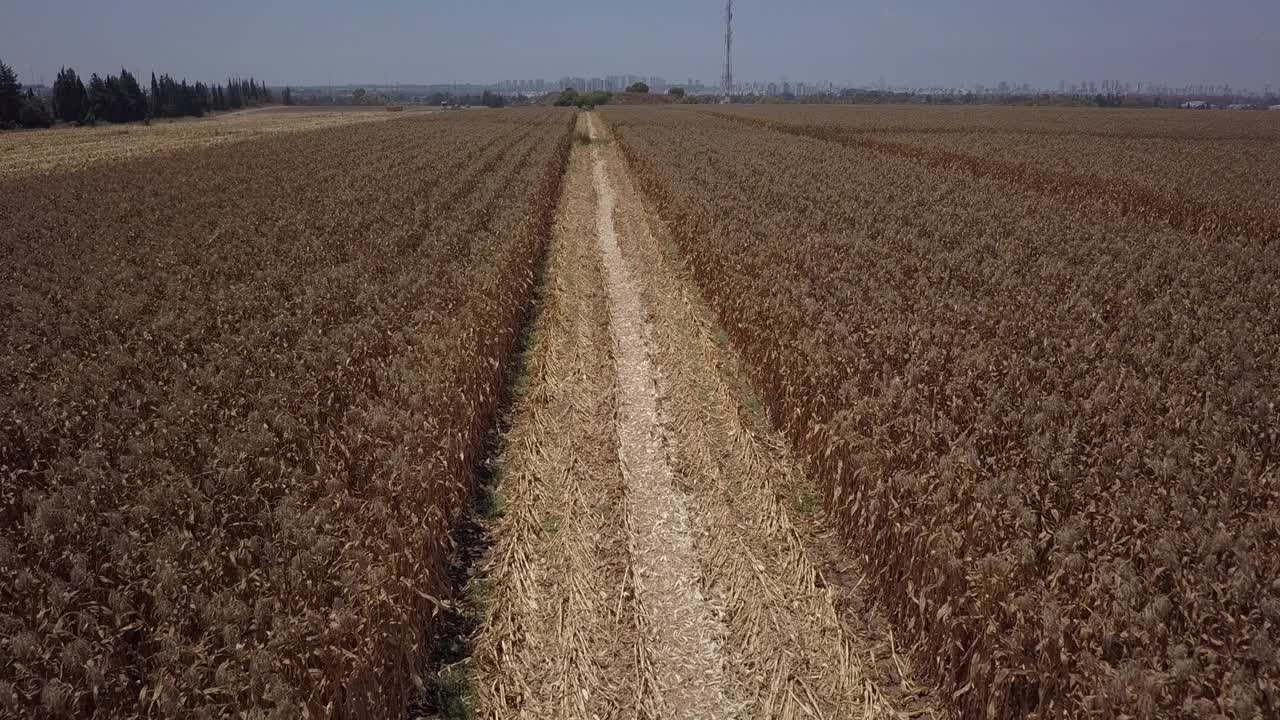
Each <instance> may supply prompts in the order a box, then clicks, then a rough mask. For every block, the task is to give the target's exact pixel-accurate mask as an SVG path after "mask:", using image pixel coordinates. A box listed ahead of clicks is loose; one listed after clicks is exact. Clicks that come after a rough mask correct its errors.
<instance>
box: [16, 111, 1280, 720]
mask: <svg viewBox="0 0 1280 720" xmlns="http://www.w3.org/2000/svg"><path fill="white" fill-rule="evenodd" d="M1278 115H1280V114H1277V113H1243V112H1242V113H1226V112H1222V113H1217V112H1196V113H1192V112H1186V113H1180V112H1176V111H1161V110H1115V111H1110V110H1100V109H1083V108H1055V109H1049V108H1018V107H966V108H958V107H957V108H933V107H929V108H925V107H907V106H903V107H894V106H886V107H880V106H877V107H866V106H799V105H789V106H753V105H682V104H666V105H654V106H634V107H632V106H627V107H623V106H619V107H604V108H601V109H600V110H597V111H592V112H579V111H576V110H572V109H568V108H552V107H536V108H509V109H502V110H477V111H472V112H465V113H463V112H459V113H444V112H440V113H427V112H394V113H388V112H369V113H358V112H348V113H336V112H334V113H329V112H315V111H291V112H247V113H238V114H228V115H222V116H217V117H213V118H209V119H205V120H200V121H184V122H174V123H156V124H153V125H151V126H141V125H129V126H111V127H105V126H104V127H98V128H76V129H67V128H63V129H57V130H50V131H32V132H14V133H5V134H0V338H2V339H0V718H5V719H6V720H7V718H28V717H33V718H50V719H54V718H190V717H196V718H219V717H243V718H302V717H310V718H388V717H411V718H423V719H426V718H431V719H433V720H434V719H435V718H449V719H454V718H487V719H489V720H515V719H516V718H535V717H536V718H565V719H567V720H578V719H581V720H587V719H588V718H605V717H608V718H619V719H627V720H632V719H635V720H639V719H641V718H650V719H653V720H658V719H662V720H667V719H668V718H673V719H683V718H710V719H712V720H730V719H733V720H757V719H760V720H763V719H765V718H783V719H786V720H791V719H796V720H799V719H800V718H826V719H829V720H843V719H844V718H884V719H886V720H887V719H890V718H892V719H894V720H898V719H900V718H923V717H932V718H943V717H947V718H965V719H968V718H974V719H976V718H992V719H1004V718H1009V719H1013V718H1039V719H1041V720H1049V719H1056V718H1108V719H1116V720H1119V719H1121V718H1186V719H1188V720H1190V719H1191V718H1217V717H1221V718H1232V719H1235V718H1240V719H1248V720H1254V719H1263V718H1273V717H1277V716H1280V551H1278V549H1280V381H1278V380H1277V379H1278V378H1280V256H1278V255H1277V253H1276V249H1277V242H1280V202H1277V199H1278V198H1280V117H1277V116H1278Z"/></svg>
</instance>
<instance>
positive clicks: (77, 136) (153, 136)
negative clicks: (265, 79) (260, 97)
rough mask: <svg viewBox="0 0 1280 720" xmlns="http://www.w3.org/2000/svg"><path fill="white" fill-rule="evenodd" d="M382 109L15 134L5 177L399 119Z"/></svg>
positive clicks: (277, 112) (2, 166) (2, 140)
mask: <svg viewBox="0 0 1280 720" xmlns="http://www.w3.org/2000/svg"><path fill="white" fill-rule="evenodd" d="M377 110H378V111H377V112H373V111H364V112H360V111H356V112H351V111H346V112H343V111H335V110H317V109H312V108H303V107H292V108H270V109H265V108H264V109H257V110H246V111H241V112H233V113H225V114H222V115H216V116H212V117H206V118H201V119H198V120H197V119H190V118H188V119H183V120H167V121H156V122H154V123H152V124H151V125H147V126H141V125H125V126H120V125H109V124H103V125H99V126H97V127H82V128H56V129H52V130H29V131H23V132H10V133H5V134H3V135H0V180H3V179H5V178H9V177H16V176H19V175H32V174H35V173H49V172H54V171H57V170H71V169H75V168H77V167H85V166H88V165H91V164H95V163H99V162H104V161H112V160H127V159H130V158H136V157H139V156H143V155H151V154H155V153H165V152H173V151H178V150H191V149H194V148H197V147H206V146H209V145H220V144H223V143H228V142H235V141H239V140H250V139H253V138H256V137H260V136H263V135H270V134H274V133H279V132H301V131H305V130H316V129H320V128H324V127H332V126H339V125H349V124H352V123H359V122H374V121H379V120H390V119H392V118H394V117H395V115H394V114H393V113H387V112H383V111H382V109H381V108H377Z"/></svg>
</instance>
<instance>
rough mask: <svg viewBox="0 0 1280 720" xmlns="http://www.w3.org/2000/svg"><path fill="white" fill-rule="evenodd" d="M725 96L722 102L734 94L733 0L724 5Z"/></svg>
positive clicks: (728, 0)
mask: <svg viewBox="0 0 1280 720" xmlns="http://www.w3.org/2000/svg"><path fill="white" fill-rule="evenodd" d="M722 80H723V82H724V97H723V98H722V99H721V102H726V103H727V102H729V97H730V96H731V95H732V94H733V0H726V1H725V5H724V77H723V78H722Z"/></svg>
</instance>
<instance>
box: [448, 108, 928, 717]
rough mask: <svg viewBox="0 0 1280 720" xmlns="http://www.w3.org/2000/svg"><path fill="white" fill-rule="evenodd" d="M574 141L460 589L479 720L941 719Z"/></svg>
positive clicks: (673, 269) (715, 341)
mask: <svg viewBox="0 0 1280 720" xmlns="http://www.w3.org/2000/svg"><path fill="white" fill-rule="evenodd" d="M579 133H580V135H581V136H582V138H583V140H584V142H579V143H578V144H576V145H575V147H574V151H573V155H572V157H571V161H570V168H569V174H568V177H567V178H566V180H565V190H564V199H563V200H562V205H561V210H560V217H559V220H558V222H557V226H556V232H555V236H554V238H553V243H552V248H551V257H550V260H549V266H548V274H547V283H546V288H547V290H546V299H545V303H544V307H543V311H542V313H541V314H540V316H539V319H538V320H537V322H536V324H535V328H534V339H533V343H532V346H531V349H530V352H529V355H528V357H527V366H528V368H529V373H528V382H527V384H526V385H525V386H524V387H523V389H522V390H520V391H519V392H518V395H517V401H516V405H515V409H514V411H513V418H512V429H511V431H510V433H509V435H508V437H507V438H506V452H505V454H504V456H503V458H502V466H503V469H504V472H505V477H504V479H503V480H502V483H501V485H500V487H499V492H500V495H501V498H502V502H503V506H504V511H503V514H502V516H501V517H500V518H498V519H497V520H496V521H495V522H494V524H493V528H492V532H493V536H494V540H495V543H494V549H493V551H492V553H491V556H490V558H489V560H488V562H487V564H486V566H485V568H484V571H483V573H482V580H481V581H479V582H478V583H476V585H477V587H478V588H479V589H478V590H477V591H476V593H475V594H477V595H478V596H479V601H480V603H481V605H482V606H483V607H484V608H485V610H484V613H483V617H482V618H481V630H480V633H479V636H478V637H477V638H476V639H475V642H474V648H475V652H474V658H473V662H472V667H473V675H474V680H475V693H474V694H475V702H476V709H477V710H478V711H479V712H478V714H479V716H481V717H486V718H495V719H496V720H505V719H507V718H652V719H653V720H658V719H663V720H665V719H667V718H706V719H708V720H720V719H722V718H724V719H727V718H742V719H747V718H832V719H833V720H834V719H836V718H858V717H903V716H912V717H914V716H924V717H928V716H930V715H933V716H939V717H940V716H941V713H940V712H939V711H938V710H937V704H936V703H935V702H933V700H932V699H931V698H930V697H929V696H928V695H927V694H926V693H924V692H923V691H921V690H919V685H918V684H916V683H915V682H913V681H912V679H911V678H912V675H913V673H912V672H911V669H910V668H909V667H908V666H907V665H906V664H905V662H904V661H903V659H902V658H900V657H898V655H897V654H896V653H895V652H894V650H893V646H892V642H891V638H890V637H889V636H888V635H887V633H885V632H884V631H882V630H880V629H879V628H878V627H876V625H875V624H874V617H873V616H872V615H871V614H870V613H869V612H868V611H867V608H866V606H865V604H864V603H863V602H862V600H861V596H860V594H859V592H858V589H857V584H858V582H859V578H858V573H857V568H856V563H852V562H851V561H850V560H849V557H850V556H851V555H852V553H850V552H848V551H847V550H846V549H844V548H840V547H838V546H837V545H835V540H834V538H833V536H831V535H830V534H827V533H824V532H823V531H822V528H823V519H822V517H821V515H820V509H819V508H817V507H816V503H817V500H816V498H817V497H818V496H817V494H816V493H815V492H814V490H813V487H812V486H811V484H810V483H809V482H808V480H807V479H806V478H805V477H804V473H803V472H802V471H801V470H800V469H799V467H798V466H797V464H796V463H795V461H794V460H793V459H792V458H791V457H790V455H789V453H788V451H787V449H786V446H785V443H783V442H782V441H781V440H780V439H779V437H778V436H776V435H775V434H773V433H771V432H770V431H769V429H768V427H767V421H766V420H765V418H763V416H762V415H761V413H760V409H759V406H758V404H757V403H755V402H754V400H753V396H752V394H751V391H750V387H749V386H748V385H747V384H746V383H745V382H744V381H743V380H742V379H741V378H742V377H743V375H742V374H741V373H740V371H739V369H738V364H737V360H736V358H735V356H734V354H733V351H732V349H731V348H729V347H728V346H727V344H726V343H724V342H723V341H722V340H721V338H722V335H721V334H720V333H718V331H717V329H716V328H715V325H714V322H713V319H712V317H711V314H710V313H709V312H708V311H707V310H706V308H705V307H704V306H703V305H702V304H701V301H700V300H699V298H698V295H697V293H696V291H695V290H694V286H693V284H692V282H691V281H690V280H689V278H688V276H687V274H686V272H685V271H684V269H683V267H682V266H681V264H680V261H679V259H678V258H677V257H675V256H674V255H673V254H672V253H671V252H670V249H669V246H668V244H667V242H666V241H665V239H664V237H663V229H662V226H661V224H660V223H658V222H657V221H656V220H655V216H654V215H653V214H651V213H649V212H647V211H646V209H645V207H644V204H643V200H642V198H641V195H640V194H639V192H638V190H637V189H636V187H635V186H634V185H633V183H632V181H631V178H630V177H629V175H628V172H627V168H626V165H625V163H624V161H623V160H622V158H621V155H620V153H618V151H617V150H616V148H614V147H613V145H612V141H611V139H610V137H609V133H608V130H607V128H606V127H605V126H604V124H603V122H600V121H598V119H597V118H595V117H594V115H584V116H582V118H581V120H580V123H579ZM588 134H589V135H590V138H591V141H590V142H589V143H587V142H585V138H586V136H587V135H588Z"/></svg>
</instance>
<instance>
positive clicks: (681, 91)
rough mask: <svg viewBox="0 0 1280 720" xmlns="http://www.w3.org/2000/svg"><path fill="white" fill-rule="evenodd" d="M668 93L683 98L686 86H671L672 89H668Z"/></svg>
mask: <svg viewBox="0 0 1280 720" xmlns="http://www.w3.org/2000/svg"><path fill="white" fill-rule="evenodd" d="M667 94H668V95H674V96H675V97H679V98H682V97H684V88H682V87H673V88H671V89H670V90H667Z"/></svg>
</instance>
